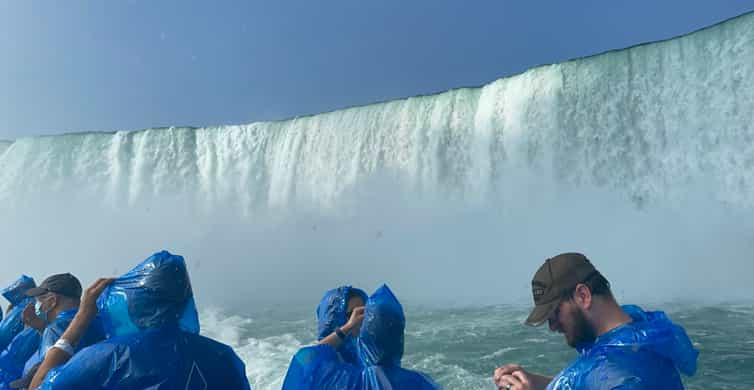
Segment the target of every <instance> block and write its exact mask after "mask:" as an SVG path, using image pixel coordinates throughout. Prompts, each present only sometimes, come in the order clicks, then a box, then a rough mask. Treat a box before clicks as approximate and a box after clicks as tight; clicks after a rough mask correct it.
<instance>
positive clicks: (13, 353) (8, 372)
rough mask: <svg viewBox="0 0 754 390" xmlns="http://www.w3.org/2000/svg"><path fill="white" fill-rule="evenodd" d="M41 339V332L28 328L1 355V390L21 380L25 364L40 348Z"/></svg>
mask: <svg viewBox="0 0 754 390" xmlns="http://www.w3.org/2000/svg"><path fill="white" fill-rule="evenodd" d="M40 338H41V336H40V334H39V332H37V331H36V330H34V329H32V328H28V327H27V328H25V329H24V330H23V331H22V332H21V333H19V334H18V335H16V337H14V338H13V341H11V343H10V344H9V345H8V347H7V348H5V350H4V351H3V352H2V353H0V389H5V388H7V386H8V385H9V384H10V382H12V381H14V380H16V379H18V378H21V376H22V375H23V371H24V364H25V363H26V361H27V360H29V358H30V357H31V355H33V354H34V352H35V351H36V350H37V348H39V340H40Z"/></svg>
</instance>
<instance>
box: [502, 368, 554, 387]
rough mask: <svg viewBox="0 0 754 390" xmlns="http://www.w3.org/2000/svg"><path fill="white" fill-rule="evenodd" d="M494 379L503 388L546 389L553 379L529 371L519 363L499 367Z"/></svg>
mask: <svg viewBox="0 0 754 390" xmlns="http://www.w3.org/2000/svg"><path fill="white" fill-rule="evenodd" d="M492 379H493V381H494V382H495V385H496V386H497V388H498V389H501V390H544V389H545V388H546V387H547V385H548V384H549V383H550V380H551V378H548V377H546V376H543V375H538V374H532V373H529V372H527V371H526V370H524V369H523V368H522V367H521V366H520V365H518V364H508V365H506V366H502V367H499V368H497V369H496V370H495V373H494V374H493V376H492Z"/></svg>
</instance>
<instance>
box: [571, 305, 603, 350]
mask: <svg viewBox="0 0 754 390" xmlns="http://www.w3.org/2000/svg"><path fill="white" fill-rule="evenodd" d="M572 314H573V327H572V329H570V331H569V332H566V342H567V343H568V345H569V346H571V347H573V348H577V347H579V346H581V345H584V344H591V343H593V342H594V340H595V339H596V338H597V332H595V331H594V328H593V327H592V325H591V324H590V323H589V321H587V319H586V316H584V313H583V312H581V310H578V309H576V310H574V311H573V313H572Z"/></svg>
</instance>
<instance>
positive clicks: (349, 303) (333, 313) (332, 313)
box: [317, 286, 367, 364]
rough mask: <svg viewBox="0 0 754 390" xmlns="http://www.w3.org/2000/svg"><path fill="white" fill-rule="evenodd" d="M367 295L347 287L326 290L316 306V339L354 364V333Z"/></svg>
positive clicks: (355, 358)
mask: <svg viewBox="0 0 754 390" xmlns="http://www.w3.org/2000/svg"><path fill="white" fill-rule="evenodd" d="M366 301H367V294H366V293H365V292H364V291H362V290H360V289H358V288H354V287H351V286H342V287H338V288H335V289H332V290H330V291H327V292H326V293H325V295H324V296H323V297H322V300H321V301H320V303H319V306H317V333H318V335H317V340H318V341H319V344H327V345H329V346H331V347H333V348H335V350H336V351H337V352H338V356H339V357H340V359H341V360H342V361H344V362H348V363H354V364H356V363H358V361H359V357H358V356H357V353H356V342H355V340H356V336H358V334H359V330H360V329H361V322H362V321H363V319H364V305H365V304H366Z"/></svg>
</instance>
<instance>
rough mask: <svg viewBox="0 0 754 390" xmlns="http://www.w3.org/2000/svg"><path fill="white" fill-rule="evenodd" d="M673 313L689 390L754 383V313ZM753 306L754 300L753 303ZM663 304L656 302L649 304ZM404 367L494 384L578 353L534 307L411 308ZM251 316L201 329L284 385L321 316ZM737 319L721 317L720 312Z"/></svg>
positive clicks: (448, 384) (262, 376) (275, 385)
mask: <svg viewBox="0 0 754 390" xmlns="http://www.w3.org/2000/svg"><path fill="white" fill-rule="evenodd" d="M663 306H667V307H673V308H674V309H673V310H672V311H671V312H669V314H670V316H671V318H672V319H673V320H675V321H677V322H678V323H679V324H681V325H682V326H684V327H685V328H686V329H688V330H689V334H690V336H691V338H692V341H693V342H694V345H695V347H696V348H698V349H699V350H700V351H701V355H700V362H699V371H698V373H697V375H696V376H694V377H693V378H684V383H685V384H686V388H687V389H689V390H702V389H709V388H726V389H732V390H744V389H749V388H750V384H751V383H754V374H753V373H754V342H753V341H752V340H749V339H748V337H749V335H750V329H751V327H752V326H754V315H753V314H754V312H752V311H751V310H749V311H748V313H746V314H743V313H740V306H738V308H737V307H736V306H735V305H727V304H726V305H718V306H715V307H707V306H699V305H679V304H666V305H660V307H659V308H661V307H663ZM748 307H749V309H751V306H748ZM650 309H657V308H650ZM406 310H407V314H408V318H407V331H406V353H405V355H404V359H403V365H404V367H407V368H410V369H414V370H420V371H422V372H426V373H428V374H430V375H431V376H432V377H433V378H434V379H435V380H436V381H438V382H439V383H440V384H442V385H443V386H444V388H445V389H449V390H454V389H463V390H477V389H479V390H487V389H489V390H492V389H494V388H495V387H494V386H493V384H492V381H491V375H492V371H493V370H494V368H495V367H498V366H500V365H502V364H507V363H520V364H522V365H523V366H524V367H526V368H528V369H530V370H532V371H534V372H541V373H544V374H549V375H553V374H555V373H556V372H557V371H559V370H560V369H561V368H563V367H564V366H565V365H566V364H567V363H568V362H569V361H570V360H571V359H573V358H574V357H575V352H574V351H573V350H571V349H570V348H568V347H567V346H566V345H565V341H564V340H563V337H562V336H561V335H559V334H555V333H551V332H548V331H547V330H546V329H545V328H531V327H527V326H525V325H523V323H522V322H523V317H525V315H526V313H527V310H528V307H526V306H510V305H506V306H493V307H481V308H480V307H469V308H455V309H430V308H426V307H424V308H422V307H412V306H409V307H407V308H406ZM270 315H272V313H267V315H266V316H261V317H260V320H253V321H250V320H247V319H242V318H241V317H238V316H234V315H227V314H220V313H218V312H216V311H205V312H203V313H202V315H201V319H202V322H203V333H204V334H205V335H207V336H210V337H214V338H217V339H219V340H222V341H224V342H226V343H228V344H230V345H231V346H233V347H234V348H235V349H236V351H237V352H238V353H239V355H240V356H241V357H242V359H244V361H246V363H247V374H248V376H249V380H250V382H251V383H252V385H253V386H254V388H256V389H262V390H268V389H269V390H271V389H279V388H280V385H281V384H282V380H283V378H284V376H285V372H286V369H287V367H288V363H289V362H290V359H291V357H292V356H293V354H294V353H295V352H296V351H297V350H298V348H300V347H301V346H302V345H305V344H309V343H312V341H313V340H314V338H315V327H316V322H315V319H314V316H313V314H312V313H311V310H309V309H304V310H303V311H294V312H290V311H289V312H288V314H285V315H283V316H282V317H281V316H280V313H277V314H275V316H276V317H277V318H275V319H274V320H273V319H271V318H266V317H269V316H270ZM721 317H722V318H729V319H731V320H732V321H731V322H721V321H720V318H721Z"/></svg>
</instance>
